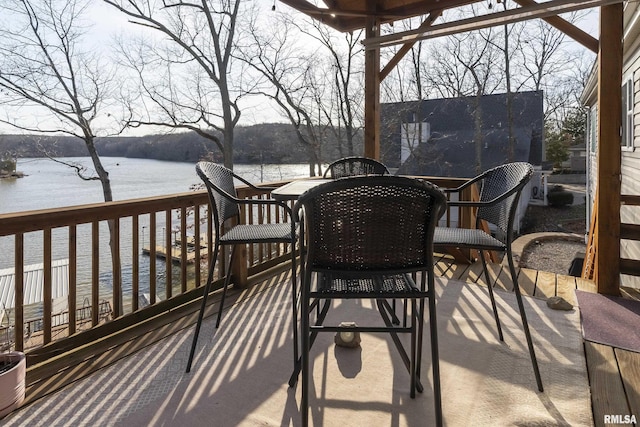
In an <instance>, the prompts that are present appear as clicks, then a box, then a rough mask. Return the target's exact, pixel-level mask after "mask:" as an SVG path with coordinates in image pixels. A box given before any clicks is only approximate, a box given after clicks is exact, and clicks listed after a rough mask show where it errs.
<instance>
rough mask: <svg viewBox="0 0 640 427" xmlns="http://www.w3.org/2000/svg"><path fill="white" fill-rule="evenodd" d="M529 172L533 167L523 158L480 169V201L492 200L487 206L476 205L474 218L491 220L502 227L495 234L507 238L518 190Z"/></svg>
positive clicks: (510, 230) (511, 224) (526, 180)
mask: <svg viewBox="0 0 640 427" xmlns="http://www.w3.org/2000/svg"><path fill="white" fill-rule="evenodd" d="M532 175H533V167H532V166H531V165H530V164H529V163H526V162H515V163H507V164H505V165H501V166H497V167H495V168H493V169H489V170H488V171H486V172H484V173H483V174H482V175H481V176H482V178H481V179H480V180H479V181H478V183H479V184H480V185H481V189H480V201H482V202H488V201H491V200H494V199H495V200H496V203H493V204H491V205H490V206H482V207H480V208H478V213H477V219H478V220H482V219H483V220H485V221H487V222H489V223H491V224H494V225H495V226H496V227H498V228H499V229H500V230H501V231H502V236H501V235H500V233H498V234H497V235H496V237H497V238H500V239H502V238H507V236H510V234H511V232H512V230H513V221H514V218H515V214H516V210H517V207H518V201H519V199H520V193H521V192H522V189H523V188H524V186H525V185H527V183H528V182H529V180H530V179H531V176H532Z"/></svg>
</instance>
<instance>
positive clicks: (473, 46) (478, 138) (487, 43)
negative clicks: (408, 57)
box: [427, 29, 502, 173]
mask: <svg viewBox="0 0 640 427" xmlns="http://www.w3.org/2000/svg"><path fill="white" fill-rule="evenodd" d="M496 36H497V33H496V32H495V31H494V30H493V29H486V30H481V31H474V32H469V33H466V34H458V35H455V36H449V37H447V38H446V39H445V40H444V42H440V43H435V44H434V45H432V46H431V52H432V53H433V59H434V60H433V62H432V63H431V68H430V72H429V74H428V77H427V78H428V79H430V80H431V84H432V86H433V87H434V88H436V90H437V91H438V92H439V93H440V94H442V95H448V96H473V97H474V102H473V111H472V115H473V117H474V144H475V154H476V159H475V161H476V167H475V169H476V173H480V172H482V170H483V168H482V156H481V154H482V147H483V135H482V120H483V112H482V107H481V102H480V100H481V99H482V96H483V95H486V94H490V93H494V92H495V91H496V90H497V89H498V88H500V87H501V84H502V76H501V75H499V74H498V73H496V72H495V70H499V69H501V67H502V64H499V51H498V50H497V49H496V48H495V42H494V41H493V40H494V39H495V37H496ZM445 97H446V96H445Z"/></svg>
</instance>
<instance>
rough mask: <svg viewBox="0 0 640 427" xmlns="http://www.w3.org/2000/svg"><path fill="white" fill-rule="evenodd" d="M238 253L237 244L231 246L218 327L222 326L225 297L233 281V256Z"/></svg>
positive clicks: (217, 320)
mask: <svg viewBox="0 0 640 427" xmlns="http://www.w3.org/2000/svg"><path fill="white" fill-rule="evenodd" d="M235 253H236V245H233V246H232V248H231V256H230V257H229V264H228V270H229V271H227V275H226V276H225V278H224V287H223V288H222V297H220V308H219V309H218V318H217V319H216V329H218V326H220V320H221V319H222V309H223V308H224V298H225V297H226V296H227V289H228V288H229V283H230V282H231V266H232V265H233V256H234V255H235Z"/></svg>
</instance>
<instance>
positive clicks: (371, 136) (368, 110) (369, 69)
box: [364, 17, 380, 160]
mask: <svg viewBox="0 0 640 427" xmlns="http://www.w3.org/2000/svg"><path fill="white" fill-rule="evenodd" d="M379 35H380V20H379V19H377V18H374V17H369V18H368V19H367V29H366V37H367V38H369V37H378V36H379ZM364 68H365V71H364V156H365V157H369V158H372V159H376V160H380V48H375V49H369V50H367V51H366V52H365V58H364Z"/></svg>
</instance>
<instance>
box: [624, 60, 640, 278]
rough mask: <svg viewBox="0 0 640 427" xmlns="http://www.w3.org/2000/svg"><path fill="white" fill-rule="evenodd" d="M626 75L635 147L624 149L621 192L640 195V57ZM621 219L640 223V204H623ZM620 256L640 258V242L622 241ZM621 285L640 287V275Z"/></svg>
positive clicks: (626, 68) (627, 68)
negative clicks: (629, 83) (630, 84)
mask: <svg viewBox="0 0 640 427" xmlns="http://www.w3.org/2000/svg"><path fill="white" fill-rule="evenodd" d="M624 74H625V76H633V88H634V108H633V116H634V118H633V124H634V132H633V134H634V141H633V148H628V149H623V150H622V164H621V174H622V183H621V194H630V195H640V57H638V56H636V57H635V58H634V59H633V61H631V62H630V63H627V64H625V71H624ZM620 221H621V222H622V223H627V224H640V206H622V207H621V209H620ZM620 256H621V257H622V258H629V259H636V260H638V259H640V242H636V241H631V240H621V241H620ZM620 285H621V286H629V287H634V288H640V277H632V276H625V275H622V276H621V279H620Z"/></svg>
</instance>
